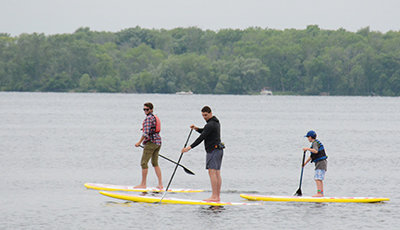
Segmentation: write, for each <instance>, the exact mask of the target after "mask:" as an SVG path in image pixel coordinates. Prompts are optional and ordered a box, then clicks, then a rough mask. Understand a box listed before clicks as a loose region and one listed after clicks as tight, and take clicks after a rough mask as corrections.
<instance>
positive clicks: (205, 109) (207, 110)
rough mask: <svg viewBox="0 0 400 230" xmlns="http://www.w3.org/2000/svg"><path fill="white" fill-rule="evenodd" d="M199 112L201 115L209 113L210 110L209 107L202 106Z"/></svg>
mask: <svg viewBox="0 0 400 230" xmlns="http://www.w3.org/2000/svg"><path fill="white" fill-rule="evenodd" d="M201 112H202V113H211V108H210V107H209V106H204V107H203V108H202V109H201Z"/></svg>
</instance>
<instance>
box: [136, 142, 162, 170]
mask: <svg viewBox="0 0 400 230" xmlns="http://www.w3.org/2000/svg"><path fill="white" fill-rule="evenodd" d="M160 149H161V145H156V144H154V143H153V142H151V141H148V142H146V144H145V145H144V149H143V155H142V160H141V161H140V165H141V166H142V169H147V168H149V166H148V165H147V163H149V160H150V158H151V164H152V165H153V167H156V166H158V152H160Z"/></svg>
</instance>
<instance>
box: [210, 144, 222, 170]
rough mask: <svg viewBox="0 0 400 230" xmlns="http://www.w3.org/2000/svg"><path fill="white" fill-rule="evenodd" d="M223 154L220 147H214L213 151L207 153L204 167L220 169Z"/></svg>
mask: <svg viewBox="0 0 400 230" xmlns="http://www.w3.org/2000/svg"><path fill="white" fill-rule="evenodd" d="M223 156H224V150H222V149H214V150H213V151H211V152H209V153H207V158H206V169H216V170H220V169H221V164H222V157H223Z"/></svg>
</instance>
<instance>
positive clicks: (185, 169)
mask: <svg viewBox="0 0 400 230" xmlns="http://www.w3.org/2000/svg"><path fill="white" fill-rule="evenodd" d="M139 146H140V147H142V148H144V147H143V145H139ZM158 155H159V156H160V157H162V158H164V159H165V160H167V161H169V162H172V163H174V164H178V163H176V162H175V161H173V160H171V159H169V158H168V157H165V156H163V155H161V154H158ZM178 165H179V166H181V167H182V168H183V170H184V171H185V172H186V173H187V174H190V175H195V174H194V172H192V171H190V170H189V169H188V168H186V167H185V166H183V165H181V164H178Z"/></svg>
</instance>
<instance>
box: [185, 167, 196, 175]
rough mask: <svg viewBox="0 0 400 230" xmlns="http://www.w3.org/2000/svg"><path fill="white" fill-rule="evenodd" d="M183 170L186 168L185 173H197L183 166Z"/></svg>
mask: <svg viewBox="0 0 400 230" xmlns="http://www.w3.org/2000/svg"><path fill="white" fill-rule="evenodd" d="M183 170H185V173H187V174H190V175H195V174H194V172H192V171H190V170H189V169H187V168H183Z"/></svg>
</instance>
